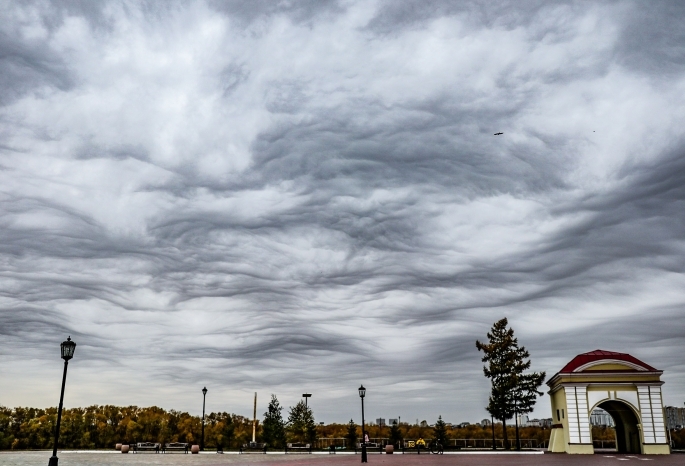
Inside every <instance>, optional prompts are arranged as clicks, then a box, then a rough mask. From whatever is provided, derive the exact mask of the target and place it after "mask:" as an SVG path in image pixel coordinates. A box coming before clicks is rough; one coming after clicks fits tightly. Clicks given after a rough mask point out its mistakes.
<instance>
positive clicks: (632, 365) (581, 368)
mask: <svg viewBox="0 0 685 466" xmlns="http://www.w3.org/2000/svg"><path fill="white" fill-rule="evenodd" d="M601 364H621V365H622V366H628V367H630V368H632V369H635V370H636V371H640V372H648V371H649V369H647V368H646V367H644V366H641V365H639V364H635V363H634V362H631V361H624V360H622V359H598V360H596V361H590V362H588V363H585V364H583V365H582V366H578V367H576V368H575V369H573V372H583V371H585V370H587V369H589V368H591V367H594V366H599V365H601ZM616 370H618V369H616Z"/></svg>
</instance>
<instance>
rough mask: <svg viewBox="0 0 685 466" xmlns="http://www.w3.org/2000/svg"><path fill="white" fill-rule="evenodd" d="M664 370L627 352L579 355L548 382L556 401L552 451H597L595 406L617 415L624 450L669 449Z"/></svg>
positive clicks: (665, 451) (666, 451) (619, 447)
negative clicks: (663, 396)
mask: <svg viewBox="0 0 685 466" xmlns="http://www.w3.org/2000/svg"><path fill="white" fill-rule="evenodd" d="M662 373H663V371H660V370H658V369H655V368H653V367H652V366H650V365H648V364H645V363H644V362H642V361H640V360H639V359H637V358H635V357H633V356H631V355H629V354H626V353H614V352H611V351H603V350H595V351H591V352H589V353H584V354H579V355H578V356H576V357H575V358H573V360H571V362H569V363H568V364H566V366H564V368H563V369H561V370H560V371H559V372H557V373H556V374H555V375H554V376H553V377H552V378H551V379H550V380H549V381H548V382H547V385H548V386H549V387H550V390H549V392H548V393H549V395H550V400H551V403H552V417H553V419H554V424H553V425H552V433H551V436H550V440H549V448H548V449H549V451H552V452H566V453H589V454H591V453H594V448H593V442H592V427H591V426H590V414H591V413H592V410H593V409H595V408H596V407H600V408H602V409H604V410H605V411H607V412H608V413H609V414H610V415H611V417H612V418H613V420H614V424H615V426H616V427H615V429H616V447H617V450H618V451H619V452H622V453H643V454H669V453H670V447H669V444H668V441H667V439H666V429H665V426H664V409H663V403H662V400H661V385H663V382H662V381H661V374H662Z"/></svg>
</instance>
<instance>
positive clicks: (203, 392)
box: [200, 387, 207, 451]
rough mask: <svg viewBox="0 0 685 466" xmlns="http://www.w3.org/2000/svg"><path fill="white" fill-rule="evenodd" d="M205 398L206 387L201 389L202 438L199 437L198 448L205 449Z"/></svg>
mask: <svg viewBox="0 0 685 466" xmlns="http://www.w3.org/2000/svg"><path fill="white" fill-rule="evenodd" d="M206 398H207V387H204V388H203V389H202V438H201V439H200V450H202V451H205V399H206Z"/></svg>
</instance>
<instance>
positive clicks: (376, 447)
mask: <svg viewBox="0 0 685 466" xmlns="http://www.w3.org/2000/svg"><path fill="white" fill-rule="evenodd" d="M357 451H359V452H361V451H362V444H361V443H358V444H356V445H355V447H354V452H355V453H357ZM375 451H378V453H380V454H383V445H381V444H380V443H372V442H368V443H367V444H366V453H373V452H375Z"/></svg>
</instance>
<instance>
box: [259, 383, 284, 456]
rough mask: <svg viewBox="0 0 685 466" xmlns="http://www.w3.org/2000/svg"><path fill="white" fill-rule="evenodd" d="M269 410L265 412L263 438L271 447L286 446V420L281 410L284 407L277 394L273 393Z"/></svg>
mask: <svg viewBox="0 0 685 466" xmlns="http://www.w3.org/2000/svg"><path fill="white" fill-rule="evenodd" d="M267 409H268V410H267V412H265V413H264V423H263V424H262V439H264V442H266V443H268V444H269V446H270V447H274V448H282V447H284V446H285V422H284V421H283V416H282V415H281V411H283V407H282V406H281V404H280V403H279V402H278V398H276V395H273V394H272V395H271V401H270V402H269V407H268V408H267Z"/></svg>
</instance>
